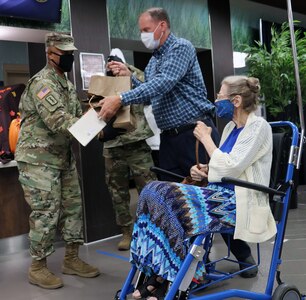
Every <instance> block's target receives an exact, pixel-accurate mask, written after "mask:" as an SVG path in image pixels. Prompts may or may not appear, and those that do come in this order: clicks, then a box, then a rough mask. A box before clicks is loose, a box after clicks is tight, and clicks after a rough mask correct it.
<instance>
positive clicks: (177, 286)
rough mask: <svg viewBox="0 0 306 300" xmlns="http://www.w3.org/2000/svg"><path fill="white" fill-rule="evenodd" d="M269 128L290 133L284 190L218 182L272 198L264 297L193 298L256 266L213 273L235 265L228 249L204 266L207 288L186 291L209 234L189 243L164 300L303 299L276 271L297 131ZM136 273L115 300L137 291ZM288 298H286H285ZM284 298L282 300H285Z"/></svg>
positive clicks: (232, 292) (234, 293)
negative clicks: (274, 231) (227, 263)
mask: <svg viewBox="0 0 306 300" xmlns="http://www.w3.org/2000/svg"><path fill="white" fill-rule="evenodd" d="M270 125H271V126H272V127H273V128H275V127H289V128H290V129H291V134H292V135H291V145H290V153H289V159H288V165H287V171H286V177H285V184H284V185H283V188H284V190H281V189H272V188H268V187H266V186H262V185H258V184H253V183H249V182H244V181H241V180H237V179H235V178H222V181H224V182H229V183H233V184H235V185H238V186H242V187H246V188H250V189H255V190H259V191H262V192H266V193H269V194H271V195H273V201H275V203H276V206H277V208H278V212H279V213H278V214H277V216H275V215H274V216H275V218H276V221H277V234H276V236H275V240H274V246H273V251H272V258H271V263H270V264H271V265H270V270H269V275H268V278H267V284H266V289H265V292H264V293H260V292H253V291H247V290H240V289H229V290H226V291H223V292H217V293H213V292H212V293H210V294H206V295H201V296H197V295H195V294H194V293H195V292H197V291H199V290H202V289H204V288H206V287H208V286H210V285H213V284H215V283H217V282H220V281H224V280H227V279H230V278H232V277H234V276H236V275H237V274H239V273H241V272H243V271H246V270H250V269H252V268H254V267H257V265H249V266H247V268H245V269H244V270H240V271H237V272H234V273H226V272H222V271H217V270H216V269H215V264H216V263H217V262H219V261H221V260H228V261H232V262H235V263H239V262H238V261H234V260H231V259H229V258H228V257H229V252H230V250H229V249H228V256H226V257H223V258H221V259H218V260H215V261H212V262H208V263H207V264H206V269H207V274H206V275H205V279H207V280H208V281H209V282H208V283H207V284H202V285H200V286H199V287H197V288H194V289H191V290H189V291H188V287H189V285H190V283H191V281H192V278H193V276H194V272H195V270H196V267H197V263H198V261H200V260H203V258H204V261H206V258H207V256H208V253H209V251H207V250H209V249H210V247H211V245H212V237H213V233H211V232H208V233H205V234H201V235H198V236H197V237H196V238H195V240H194V241H193V243H192V245H191V246H190V248H189V251H188V254H187V255H186V257H185V259H184V261H183V264H182V266H181V269H180V271H179V272H178V274H177V276H176V278H175V280H174V282H173V283H172V284H171V285H170V288H169V290H168V292H167V294H166V295H165V298H164V299H165V300H172V299H197V300H209V299H227V298H231V297H237V298H244V299H245V298H246V299H256V300H258V299H273V300H276V299H277V300H278V299H290V300H291V299H292V300H295V299H306V296H305V295H302V296H301V295H300V293H299V291H298V289H297V288H296V287H295V286H294V285H288V284H285V283H283V282H282V281H281V279H280V270H279V267H280V265H281V263H282V259H281V252H282V246H283V239H284V236H285V229H286V223H287V217H288V210H289V203H290V196H291V192H292V186H293V174H294V169H295V166H296V162H297V155H298V154H297V153H298V151H299V147H298V143H299V132H298V129H297V127H296V126H295V125H294V124H293V123H291V122H288V121H280V122H271V123H270ZM233 232H234V229H230V230H228V231H222V232H218V233H233ZM257 252H258V264H259V263H260V251H259V244H257ZM136 272H137V268H136V267H135V266H134V265H132V268H131V270H130V271H129V274H128V276H127V278H126V281H125V283H124V285H123V287H122V290H121V291H119V292H118V293H117V295H116V296H115V299H118V300H125V299H126V296H127V295H128V294H130V293H132V292H133V290H134V289H136V288H137V286H138V282H136V283H135V285H133V284H132V281H133V279H134V276H135V274H136ZM275 279H276V281H277V283H278V287H277V288H276V289H275V291H274V292H273V285H274V281H275ZM186 291H187V292H186ZM181 293H183V294H184V298H180V294H181ZM288 296H289V298H288ZM285 297H286V298H285Z"/></svg>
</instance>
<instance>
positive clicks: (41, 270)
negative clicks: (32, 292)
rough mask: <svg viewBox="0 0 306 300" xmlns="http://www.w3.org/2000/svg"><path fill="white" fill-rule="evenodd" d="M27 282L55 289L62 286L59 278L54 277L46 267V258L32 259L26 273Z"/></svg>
mask: <svg viewBox="0 0 306 300" xmlns="http://www.w3.org/2000/svg"><path fill="white" fill-rule="evenodd" d="M28 277H29V282H30V283H32V284H35V285H38V286H40V287H42V288H44V289H57V288H60V287H62V286H63V285H64V284H63V281H62V279H61V278H59V277H56V276H55V275H54V274H53V273H51V272H50V271H49V270H48V268H47V259H46V258H43V259H42V260H34V259H33V261H32V264H31V266H30V269H29V273H28Z"/></svg>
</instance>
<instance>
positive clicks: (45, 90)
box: [37, 86, 51, 100]
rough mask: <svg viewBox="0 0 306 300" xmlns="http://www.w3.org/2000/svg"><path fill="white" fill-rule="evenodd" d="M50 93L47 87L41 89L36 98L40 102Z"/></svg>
mask: <svg viewBox="0 0 306 300" xmlns="http://www.w3.org/2000/svg"><path fill="white" fill-rule="evenodd" d="M50 92H51V89H49V88H48V87H47V86H45V87H43V88H42V89H41V90H40V91H39V92H38V93H37V97H38V98H39V99H40V100H42V99H44V98H45V97H46V96H47V95H48V94H49V93H50Z"/></svg>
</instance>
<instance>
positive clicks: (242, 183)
mask: <svg viewBox="0 0 306 300" xmlns="http://www.w3.org/2000/svg"><path fill="white" fill-rule="evenodd" d="M221 181H222V182H223V183H230V184H234V185H237V186H241V187H244V188H248V189H252V190H256V191H260V192H264V193H267V194H271V195H279V196H285V195H286V193H285V192H283V191H279V190H275V189H272V188H269V187H267V186H265V185H262V184H257V183H253V182H248V181H244V180H241V179H237V178H234V177H222V178H221Z"/></svg>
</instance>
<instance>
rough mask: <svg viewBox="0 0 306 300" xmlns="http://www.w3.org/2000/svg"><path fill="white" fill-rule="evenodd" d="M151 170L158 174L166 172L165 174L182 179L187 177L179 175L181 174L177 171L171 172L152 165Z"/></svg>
mask: <svg viewBox="0 0 306 300" xmlns="http://www.w3.org/2000/svg"><path fill="white" fill-rule="evenodd" d="M150 170H151V171H152V172H154V173H156V174H165V175H170V176H172V177H174V178H177V179H182V180H183V179H185V177H184V176H182V175H179V174H176V173H173V172H170V171H167V170H165V169H161V168H158V167H151V168H150Z"/></svg>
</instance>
